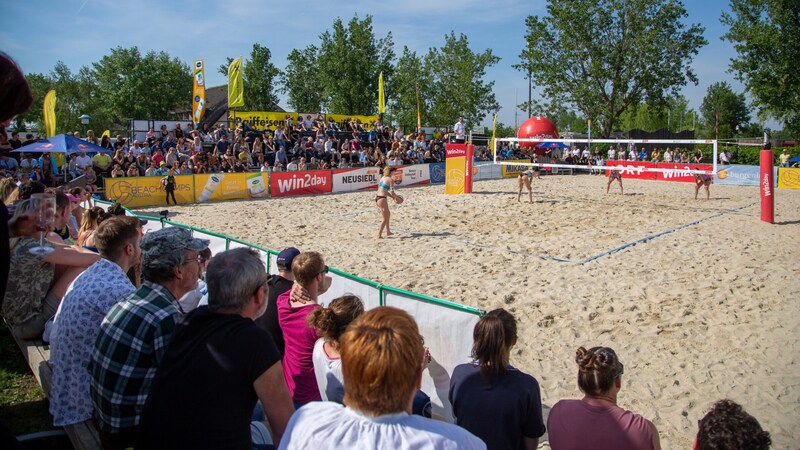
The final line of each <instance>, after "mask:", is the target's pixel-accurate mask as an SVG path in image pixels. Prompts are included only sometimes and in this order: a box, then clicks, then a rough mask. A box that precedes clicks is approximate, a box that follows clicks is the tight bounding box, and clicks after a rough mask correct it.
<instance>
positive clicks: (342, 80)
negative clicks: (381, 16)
mask: <svg viewBox="0 0 800 450" xmlns="http://www.w3.org/2000/svg"><path fill="white" fill-rule="evenodd" d="M318 56H319V66H318V70H319V79H320V83H321V84H322V86H323V87H324V90H325V93H326V97H327V98H328V104H327V107H328V108H329V110H330V111H331V112H334V113H340V114H375V113H377V111H378V74H380V72H383V77H384V79H391V78H392V74H393V72H394V67H393V65H392V63H393V61H394V59H395V53H394V42H393V41H392V33H391V32H390V33H388V34H387V35H386V36H385V37H383V38H380V39H376V37H375V32H374V31H373V30H372V16H369V15H367V16H366V17H365V18H364V20H359V18H358V16H357V15H356V16H353V18H352V19H350V22H349V23H348V24H347V27H345V26H344V23H343V22H342V20H341V19H339V18H337V19H336V20H334V21H333V30H332V31H330V30H327V31H325V32H323V33H322V35H320V47H319V54H318Z"/></svg>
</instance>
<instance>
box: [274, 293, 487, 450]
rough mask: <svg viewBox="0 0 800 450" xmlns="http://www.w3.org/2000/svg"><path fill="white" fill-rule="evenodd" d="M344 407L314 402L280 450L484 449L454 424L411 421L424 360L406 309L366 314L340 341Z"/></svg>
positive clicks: (305, 408) (290, 429)
mask: <svg viewBox="0 0 800 450" xmlns="http://www.w3.org/2000/svg"><path fill="white" fill-rule="evenodd" d="M339 353H340V355H341V362H342V374H343V376H344V385H345V386H346V390H345V393H344V403H345V404H346V405H347V406H343V405H340V404H338V403H334V402H311V403H308V404H306V405H305V406H303V407H302V408H300V409H299V410H297V411H296V412H295V414H294V415H293V416H292V418H291V420H290V421H289V425H287V427H286V430H285V432H284V434H283V438H282V439H281V443H280V447H279V448H280V449H282V450H291V449H308V448H313V449H319V450H324V449H339V448H353V449H362V448H363V449H367V448H369V449H397V448H414V449H431V450H433V449H444V450H449V449H452V450H455V449H464V450H470V449H485V448H486V444H484V443H483V441H481V440H480V439H478V438H477V437H475V435H473V434H471V433H470V432H468V431H467V430H465V429H463V428H461V427H458V426H456V425H453V424H449V423H445V422H439V421H435V420H431V419H427V418H424V417H421V416H416V415H411V414H410V413H411V409H412V402H413V398H414V394H415V393H416V391H417V389H418V387H419V385H420V383H421V380H422V372H423V370H424V369H423V368H424V363H425V360H426V354H425V348H424V346H423V342H422V336H421V335H420V333H419V328H417V324H416V322H415V321H414V319H413V318H412V317H411V316H410V315H409V314H408V313H407V312H405V311H403V310H401V309H398V308H393V307H390V306H381V307H377V308H374V309H372V310H370V311H368V312H365V313H364V314H362V315H361V316H359V317H358V318H357V319H356V320H354V321H353V322H352V323H350V325H349V326H348V327H347V329H346V331H345V332H344V334H342V336H341V338H340V349H339Z"/></svg>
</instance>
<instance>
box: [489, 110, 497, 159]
mask: <svg viewBox="0 0 800 450" xmlns="http://www.w3.org/2000/svg"><path fill="white" fill-rule="evenodd" d="M496 134H497V113H494V119H493V120H492V140H491V141H489V149H490V150H491V151H492V155H494V154H495V145H496V144H495V142H494V140H495V136H496Z"/></svg>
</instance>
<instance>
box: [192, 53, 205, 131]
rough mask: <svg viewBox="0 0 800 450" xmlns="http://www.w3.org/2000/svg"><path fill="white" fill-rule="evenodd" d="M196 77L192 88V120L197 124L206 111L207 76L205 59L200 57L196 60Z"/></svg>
mask: <svg viewBox="0 0 800 450" xmlns="http://www.w3.org/2000/svg"><path fill="white" fill-rule="evenodd" d="M192 76H193V77H194V81H193V82H192V83H193V86H194V87H193V88H192V121H193V122H194V123H195V125H197V124H198V123H200V119H202V118H203V113H205V112H206V77H205V68H204V66H203V60H202V59H198V60H196V61H195V62H194V70H193V72H192Z"/></svg>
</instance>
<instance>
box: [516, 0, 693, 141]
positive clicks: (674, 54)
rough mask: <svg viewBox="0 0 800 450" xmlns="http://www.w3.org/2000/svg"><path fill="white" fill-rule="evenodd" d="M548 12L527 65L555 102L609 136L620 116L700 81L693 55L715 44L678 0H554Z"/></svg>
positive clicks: (528, 47) (532, 20)
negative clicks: (688, 20)
mask: <svg viewBox="0 0 800 450" xmlns="http://www.w3.org/2000/svg"><path fill="white" fill-rule="evenodd" d="M547 11H548V14H549V15H548V16H545V17H539V16H528V18H527V19H526V20H525V25H526V27H527V33H526V35H525V40H526V44H525V47H524V48H523V50H522V52H521V53H520V59H521V63H520V64H519V65H518V68H519V69H520V70H523V71H525V72H526V73H527V70H528V69H530V70H531V79H532V80H533V82H534V84H535V85H537V86H540V87H542V89H543V96H544V99H545V101H546V102H549V103H550V104H556V105H558V104H564V105H568V106H571V107H574V108H575V109H577V110H578V111H579V112H580V113H582V114H583V115H584V116H587V117H589V118H591V119H592V123H593V124H596V125H595V127H596V128H595V129H596V130H597V131H598V134H599V135H601V136H609V135H610V133H611V132H612V131H613V130H614V129H615V128H616V124H617V121H618V120H619V118H620V115H621V114H622V113H623V112H625V110H626V109H628V108H629V107H631V106H632V105H635V104H638V103H640V102H644V101H646V102H647V103H648V104H650V105H653V106H654V107H656V108H663V106H664V104H665V102H666V100H665V94H666V93H668V92H672V93H673V94H675V93H677V90H678V88H680V87H681V86H684V85H686V83H687V82H688V81H691V82H694V83H696V82H697V77H696V76H695V74H694V72H693V71H692V70H691V68H690V64H691V62H692V58H693V56H694V55H696V54H697V52H698V49H699V48H700V47H702V46H703V45H705V44H706V43H707V42H706V40H705V38H703V31H704V28H703V27H702V26H700V25H699V24H693V25H689V26H687V25H685V24H684V20H685V19H686V17H687V14H686V10H685V8H684V7H683V4H682V3H681V2H680V1H678V0H573V1H569V2H564V1H552V0H550V1H549V2H548V6H547Z"/></svg>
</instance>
